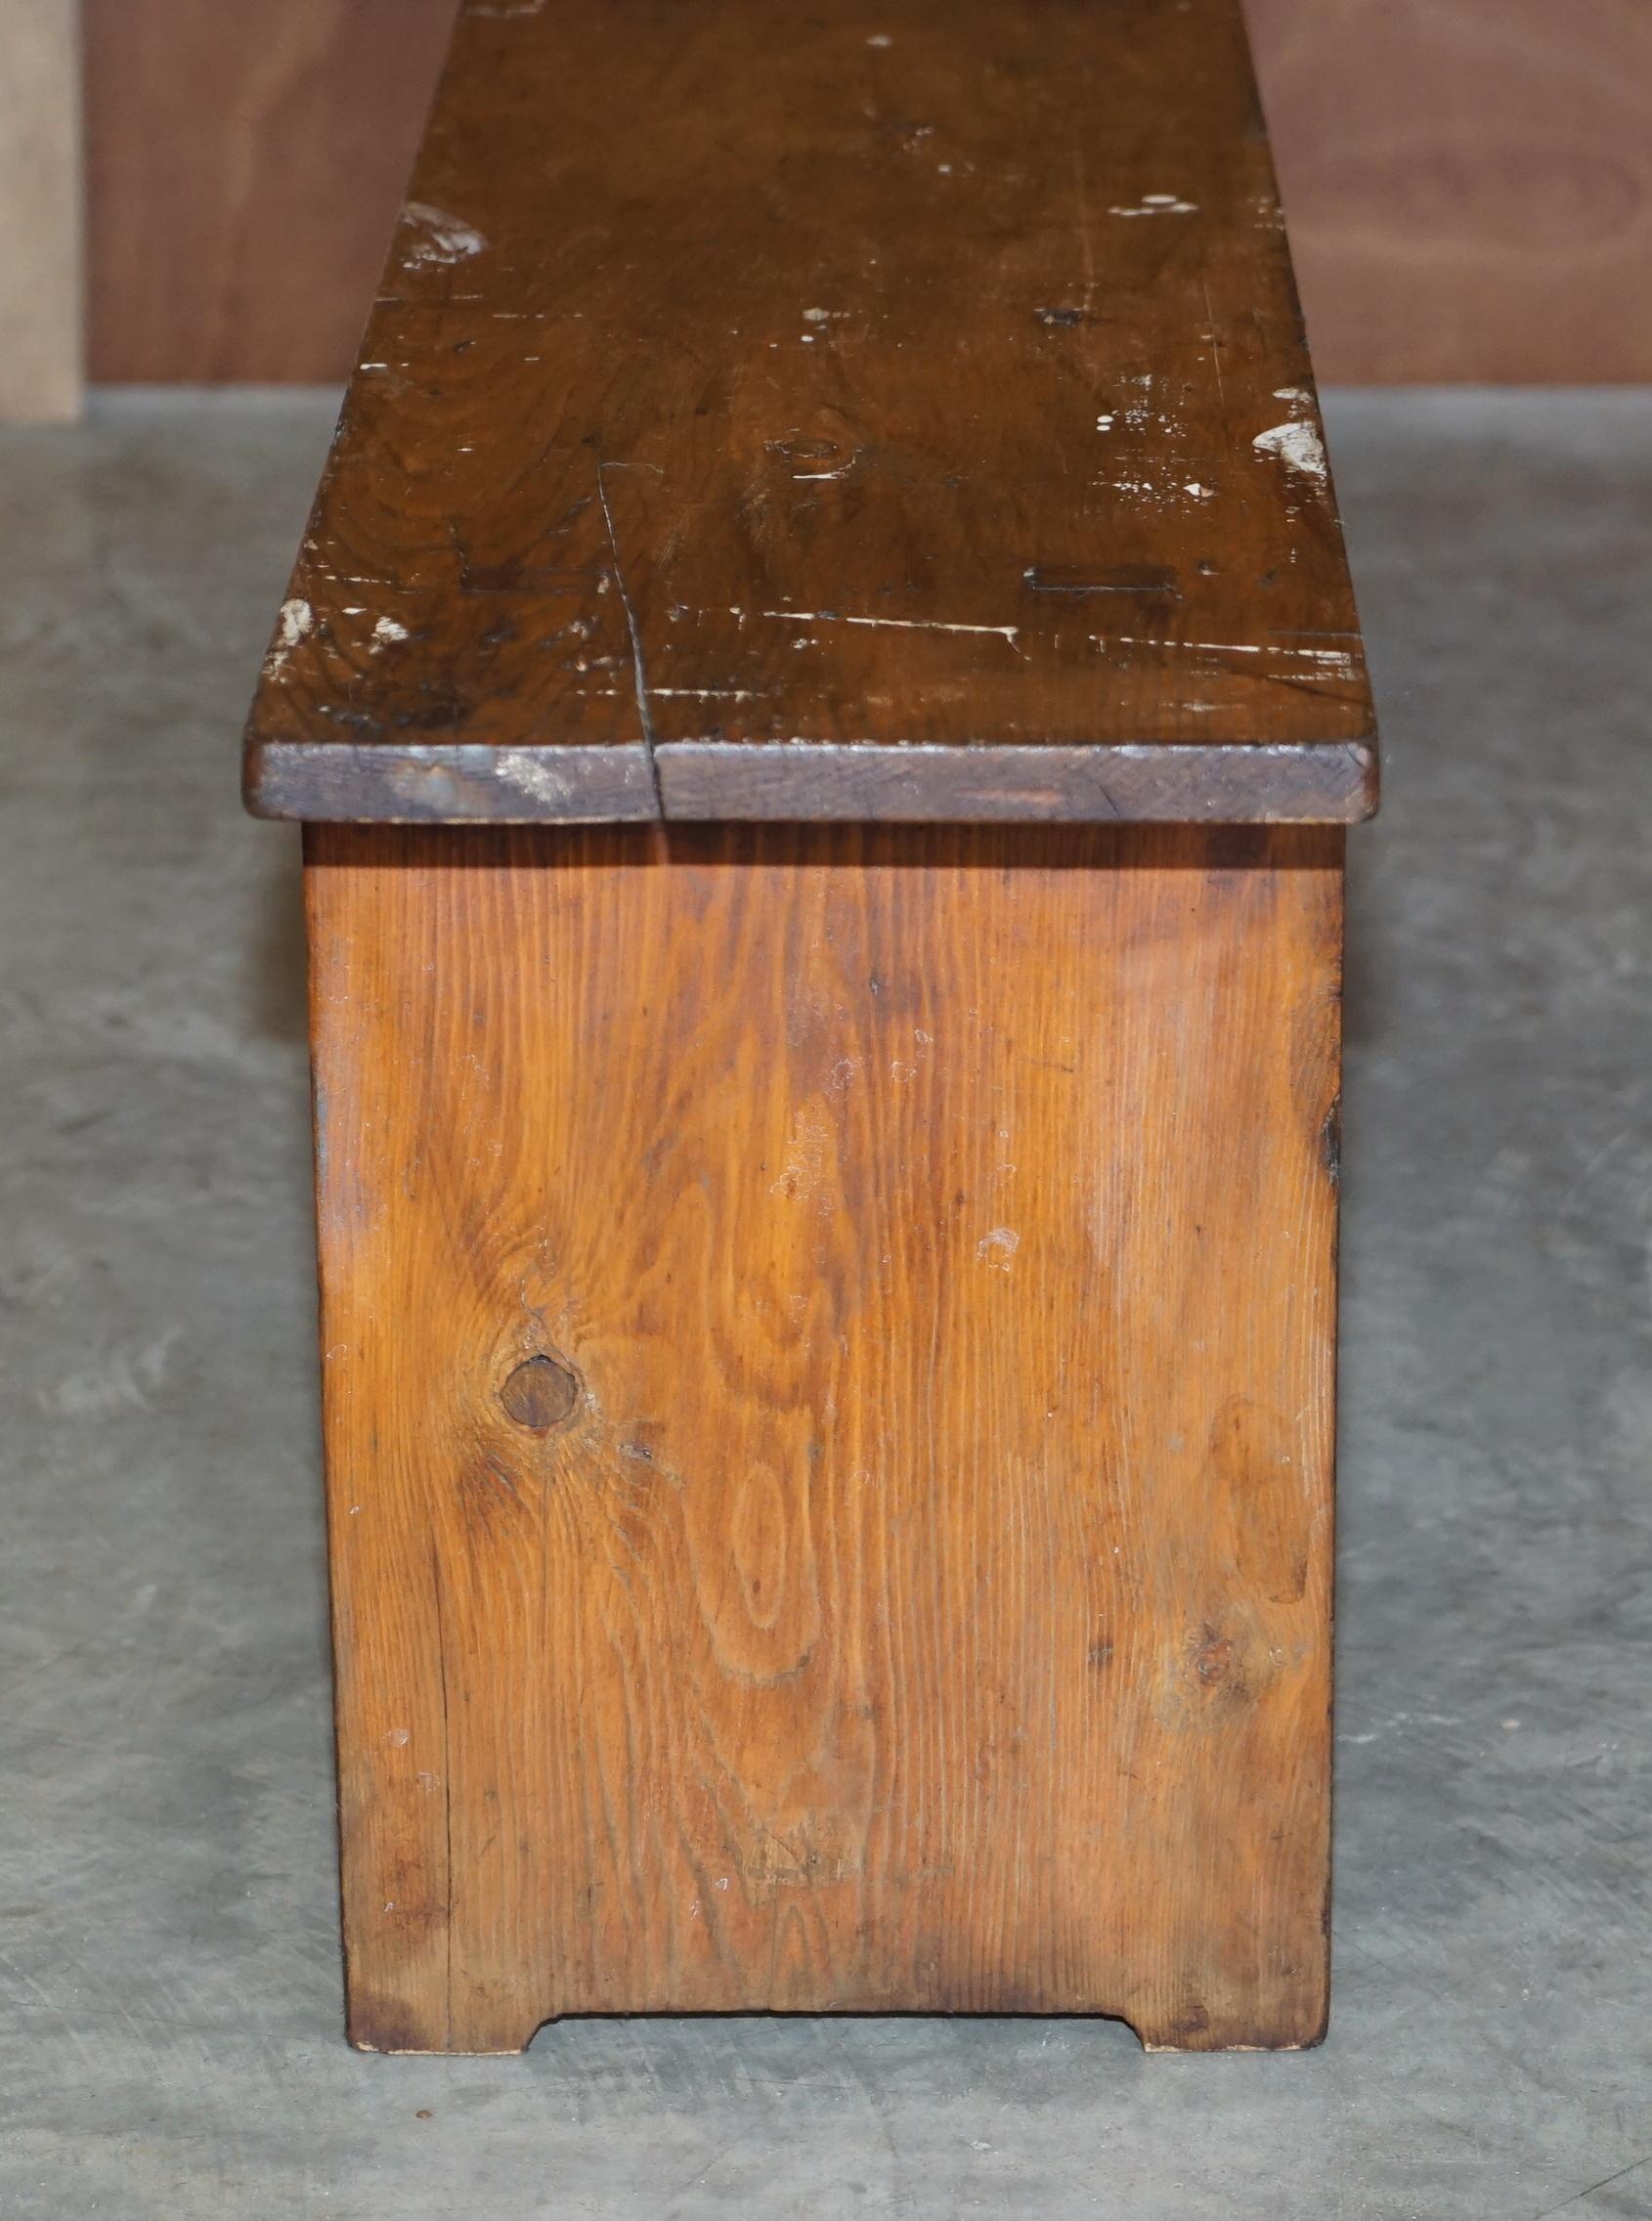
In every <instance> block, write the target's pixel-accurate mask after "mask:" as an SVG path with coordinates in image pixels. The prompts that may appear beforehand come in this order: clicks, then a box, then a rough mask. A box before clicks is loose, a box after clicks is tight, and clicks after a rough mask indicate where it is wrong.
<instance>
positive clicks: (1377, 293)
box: [85, 0, 1652, 382]
mask: <svg viewBox="0 0 1652 2221" xmlns="http://www.w3.org/2000/svg"><path fill="white" fill-rule="evenodd" d="M85 4H86V25H87V39H86V43H87V57H88V88H87V89H88V103H89V109H88V124H89V135H90V145H91V175H90V190H91V216H90V222H91V241H92V267H93V297H92V335H91V347H92V365H93V371H94V374H95V375H96V376H98V377H100V378H108V379H123V378H156V379H188V378H199V379H207V380H214V379H230V380H234V379H244V378H251V379H276V380H281V379H305V378H319V379H334V378H337V377H340V376H341V375H342V374H343V372H344V370H346V368H347V367H348V364H349V361H350V357H351V352H352V348H353V346H354V342H355V339H356V335H357V333H358V332H359V330H360V328H361V326H362V322H363V320H364V316H365V313H366V309H367V305H368V302H369V300H370V295H371V290H372V283H373V280H374V277H375V275H376V272H377V269H378V265H379V261H380V258H381V256H382V253H383V250H384V246H385V243H386V240H387V239H388V236H389V229H390V223H391V219H392V214H393V211H394V208H395V205H396V200H397V196H398V193H399V190H400V187H401V184H402V181H403V178H404V177H405V175H406V172H407V169H408V166H409V163H410V161H411V158H412V153H413V145H414V143H415V141H416V139H417V135H418V129H419V124H420V120H421V117H422V114H423V110H424V106H425V103H426V100H427V98H428V94H429V90H430V87H431V85H432V83H433V82H434V78H435V74H436V70H437V68H438V66H439V64H440V59H441V54H442V50H443V47H444V44H445V41H446V36H447V31H448V26H449V24H450V22H451V20H452V17H453V13H454V6H455V0H235V4H234V5H228V4H226V0H85ZM1248 5H1249V9H1250V14H1251V19H1252V24H1253V30H1254V34H1255V41H1256V49H1257V61H1258V65H1259V69H1260V73H1261V77H1262V84H1263V92H1264V97H1265V98H1266V101H1267V104H1268V110H1269V116H1270V120H1271V122H1272V125H1273V130H1274V138H1275V146H1276V151H1277V153H1278V158H1279V165H1280V171H1281V175H1282V181H1283V185H1284V191H1285V198H1286V206H1287V210H1288V213H1289V216H1290V222H1291V231H1292V236H1293V239H1294V240H1295V244H1296V252H1297V259H1298V265H1299V269H1300V274H1301V280H1302V292H1303V298H1304V301H1305V303H1306V306H1307V310H1308V318H1309V325H1310V329H1311V333H1312V337H1313V340H1314V345H1315V349H1316V354H1317V356H1318V360H1319V366H1320V370H1321V372H1322V374H1323V375H1325V376H1326V377H1327V378H1334V379H1343V380H1371V381H1395V382H1403V381H1407V380H1413V379H1415V380H1431V379H1445V380H1452V379H1490V380H1494V381H1500V380H1507V381H1531V380H1556V381H1562V382H1564V381H1569V380H1594V379H1599V380H1623V379H1646V378H1652V283H1648V278H1649V276H1652V7H1648V6H1647V4H1646V0H1569V4H1568V5H1566V6H1564V7H1561V6H1558V5H1556V4H1555V0H1248Z"/></svg>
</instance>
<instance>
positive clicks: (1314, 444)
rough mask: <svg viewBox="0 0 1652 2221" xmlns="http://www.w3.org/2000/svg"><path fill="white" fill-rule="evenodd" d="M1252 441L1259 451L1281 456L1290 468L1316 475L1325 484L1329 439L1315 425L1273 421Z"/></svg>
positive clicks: (1312, 476)
mask: <svg viewBox="0 0 1652 2221" xmlns="http://www.w3.org/2000/svg"><path fill="white" fill-rule="evenodd" d="M1250 444H1251V446H1252V447H1253V448H1254V449H1255V450H1256V452H1257V454H1258V455H1271V456H1277V457H1279V459H1280V461H1281V462H1282V463H1283V464H1284V466H1285V468H1286V469H1287V470H1294V471H1297V472H1299V473H1300V474H1301V475H1302V476H1303V477H1304V478H1312V479H1314V480H1315V481H1316V482H1317V483H1318V484H1320V485H1321V486H1323V485H1324V484H1325V482H1326V450H1325V442H1324V441H1323V440H1322V439H1321V438H1320V435H1319V431H1318V428H1317V427H1316V426H1315V425H1313V424H1308V423H1304V422H1302V421H1300V420H1296V421H1293V422H1291V423H1289V424H1273V425H1270V427H1269V428H1268V430H1267V431H1265V432H1258V433H1257V435H1256V437H1255V439H1253V440H1252V441H1251V443H1250Z"/></svg>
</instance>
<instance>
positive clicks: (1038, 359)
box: [247, 0, 1374, 823]
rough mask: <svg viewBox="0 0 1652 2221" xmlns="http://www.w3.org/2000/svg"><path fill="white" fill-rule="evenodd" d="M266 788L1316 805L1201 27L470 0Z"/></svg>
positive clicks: (1302, 548)
mask: <svg viewBox="0 0 1652 2221" xmlns="http://www.w3.org/2000/svg"><path fill="white" fill-rule="evenodd" d="M247 781H248V794H249V798H250V801H251V805H252V806H253V808H254V809H255V810H258V811H261V812H263V813H265V814H268V815H272V816H286V817H303V818H311V819H318V818H328V819H352V820H366V819H391V820H410V821H425V822H429V821H439V822H445V821H449V820H458V819H475V818H481V819H492V820H496V821H512V822H543V823H555V822H568V821H574V820H582V819H584V820H589V819H634V820H640V819H648V818H654V817H658V816H661V815H664V816H666V817H668V818H672V819H682V818H753V817H791V818H823V817H896V818H918V819H928V820H935V819H943V818H952V819H969V818H1034V819H1049V818H1053V817H1063V818H1095V819H1102V818H1126V819H1130V818H1158V819H1175V820H1211V819H1228V820H1237V819H1266V820H1276V821H1285V820H1290V821H1314V820H1319V821H1331V822H1334V821H1346V820H1349V819H1354V818H1358V817H1360V816H1362V815H1364V814H1365V813H1366V812H1367V811H1368V810H1369V806H1370V804H1371V799H1372V793H1373V781H1374V771H1373V759H1372V724H1371V711H1370V702H1369V692H1368V689H1367V684H1366V677H1365V672H1364V666H1363V662H1362V658H1361V653H1360V641H1359V635H1358V631H1357V624H1356V618H1355V614H1354V605H1353V600H1352V596H1351V594H1350V591H1349V585H1348V576H1347V570H1346V566H1345V563H1344V559H1343V552H1342V544H1341V538H1340V534H1339V530H1338V526H1337V520H1336V513H1335V508H1334V504H1333V501H1332V497H1331V490H1330V485H1329V481H1328V477H1327V474H1326V459H1325V450H1324V446H1323V442H1322V437H1321V427H1320V420H1319V412H1318V408H1317V404H1316V401H1315V398H1314V391H1313V382H1312V375H1311V371H1310V368H1309V363H1308V357H1307V353H1306V350H1305V347H1304V344H1303V338H1302V328H1301V322H1300V317H1299V314H1298V310H1297V304H1296V297H1295V291H1294V287H1293V285H1292V282H1291V275H1290V268H1289V260H1288V255H1287V252H1286V247H1285V242H1284V238H1283V234H1282V225H1281V218H1280V210H1279V204H1278V200H1277V197H1276V194H1275V187H1274V178H1273V170H1272V166H1271V162H1270V158H1269V153H1268V148H1267V143H1266V140H1265V137H1264V134H1263V131H1262V127H1261V122H1260V118H1259V113H1258V109H1257V104H1256V97H1255V92H1254V89H1253V86H1252V81H1251V76H1250V69H1249V63H1248V57H1247V54H1246V50H1245V45H1244V34H1243V28H1242V24H1241V22H1240V18H1239V6H1238V0H1029V4H1027V5H1024V6H1014V7H1004V6H995V5H990V4H987V0H962V4H958V0H892V4H891V6H889V7H885V8H878V7H870V8H868V7H860V6H856V7H848V6H844V5H838V4H833V5H829V6H826V7H823V8H814V9H805V10H802V11H800V10H798V9H796V8H794V7H791V6H789V5H785V4H783V0H733V4H729V5H722V6H717V7H700V8H696V7H684V6H673V5H670V4H669V0H610V4H607V5H604V6H601V7H595V8H580V7H575V6H574V5H572V4H571V0H548V4H545V5H541V6H524V5H507V6H501V5H490V6H481V5H477V6H472V7H470V8H468V9H466V10H465V11H464V13H463V14H462V16H461V18H460V21H459V26H458V32H457V40H456V47H455V50H454V54H453V59H452V62H451V65H450V67H449V71H448V75H447V78H446V80H445V83H444V86H443V89H442V93H441V96H440V99H439V101H438V104H437V108H436V112H435V116H434V120H433V122H432V125H431V128H430V133H429V137H428V139H427V141H426V144H425V147H424V151H423V152H422V154H421V156H420V159H419V163H418V168H417V171H416V174H415V177H414V180H413V189H412V196H411V198H410V200H409V203H408V206H407V210H406V213H405V215H404V217H403V220H402V224H401V228H400V230H399V232H398V234H397V237H396V240H395V244H394V247H393V249H392V253H391V257H390V262H389V266H388V269H387V272H386V276H385V282H384V289H383V292H382V294H381V296H380V298H379V300H378V302H377V303H376V305H375V307H374V309H373V312H372V318H371V322H370V326H369V329H368V335H367V341H366V345H365V349H364V354H363V359H362V363H361V367H360V368H359V370H357V373H356V375H355V377H354V379H353V381H352V384H351V388H350V395H349V400H348V403H347V406H346V409H345V413H344V418H343V422H342V425H341V427H340V430H339V435H338V438H337V441H336V443H335V446H334V448H333V452H332V456H331V457H330V460H329V462H328V465H327V471H326V478H325V480H324V483H323V488H322V493H321V497H320V499H319V501H318V503H317V506H316V510H315V514H314V517H313V518H312V521H311V526H310V531H309V535H308V538H307V540H306V543H305V547H304V552H303V554H302V556H301V558H300V560H299V563H298V567H297V569H296V571H295V573H294V575H293V580H292V585H291V588H290V592H289V596H288V599H287V601H286V604H285V607H284V609H283V613H282V617H281V621H280V626H279V628H278V631H277V636H276V640H275V643H274V646H273V648H272V651H271V655H270V659H269V663H268V666H267V670H266V675H265V680H264V684H263V686H262V688H261V690H260V694H259V698H258V703H257V707H256V710H255V712H254V716H253V719H252V726H251V733H250V740H249V751H248V761H247Z"/></svg>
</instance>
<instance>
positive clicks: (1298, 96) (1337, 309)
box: [1246, 0, 1652, 384]
mask: <svg viewBox="0 0 1652 2221" xmlns="http://www.w3.org/2000/svg"><path fill="white" fill-rule="evenodd" d="M1246 8H1247V12H1248V14H1249V16H1250V19H1251V25H1252V33H1253V36H1254V39H1255V42H1256V64H1257V71H1258V75H1259V77H1260V79H1261V84H1262V92H1263V98H1264V103H1265V105H1266V108H1267V110H1268V118H1269V122H1270V124H1271V126H1272V129H1273V136H1274V151H1275V156H1276V159H1277V161H1278V164H1279V170H1280V180H1281V184H1282V188H1283V194H1284V205H1285V214H1286V217H1287V219H1288V221H1289V224H1290V234H1291V243H1292V246H1293V248H1294V250H1295V255H1296V263H1297V271H1298V275H1299V278H1300V280H1301V285H1302V298H1303V304H1304V307H1305V308H1306V311H1307V316H1308V331H1309V337H1310V339H1311V340H1312V342H1313V348H1314V358H1315V362H1316V364H1317V365H1318V368H1319V372H1320V375H1321V377H1322V378H1323V379H1344V380H1351V381H1370V382H1377V383H1386V382H1406V381H1430V380H1442V381H1448V382H1449V381H1454V380H1470V381H1474V380H1487V381H1491V382H1493V383H1497V382H1508V383H1522V382H1538V383H1543V382H1550V381H1552V382H1554V383H1559V384H1564V383H1568V382H1572V381H1579V380H1582V381H1589V380H1601V381H1612V380H1621V379H1627V380H1636V379H1645V378H1652V9H1649V8H1648V7H1647V6H1646V5H1645V0H1567V4H1566V5H1565V6H1557V5H1555V0H1246Z"/></svg>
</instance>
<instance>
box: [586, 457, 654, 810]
mask: <svg viewBox="0 0 1652 2221" xmlns="http://www.w3.org/2000/svg"><path fill="white" fill-rule="evenodd" d="M613 467H614V465H613V464H611V463H606V462H599V463H598V464H597V466H596V498H597V500H598V501H600V502H601V504H602V521H603V524H604V525H605V526H606V527H607V531H608V552H609V555H610V557H611V558H612V561H613V573H614V590H615V592H616V593H618V595H619V597H620V606H621V608H622V609H623V610H624V611H625V613H626V630H627V631H629V632H630V656H631V672H632V675H633V677H634V679H635V682H636V714H637V717H638V718H639V719H640V720H641V723H642V748H643V754H644V755H645V756H646V757H647V758H648V776H649V778H650V779H651V780H652V781H653V783H654V806H655V808H656V809H657V810H658V812H659V814H660V816H661V817H662V818H663V817H664V816H665V814H666V804H665V797H664V795H663V794H662V793H661V791H660V766H659V764H658V762H656V761H655V757H654V719H653V717H652V715H651V713H650V711H649V708H648V667H647V665H646V664H645V663H644V661H643V655H642V632H641V630H640V628H639V627H638V625H637V622H636V609H635V606H634V604H633V603H632V601H631V597H630V588H629V587H628V586H627V585H626V574H625V572H624V570H623V569H622V567H621V564H620V542H619V537H618V535H617V534H616V532H615V530H614V511H613V509H612V508H611V507H610V506H609V503H608V487H607V484H606V482H605V481H604V479H603V476H602V473H603V472H604V471H605V470H610V469H612V468H613Z"/></svg>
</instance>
